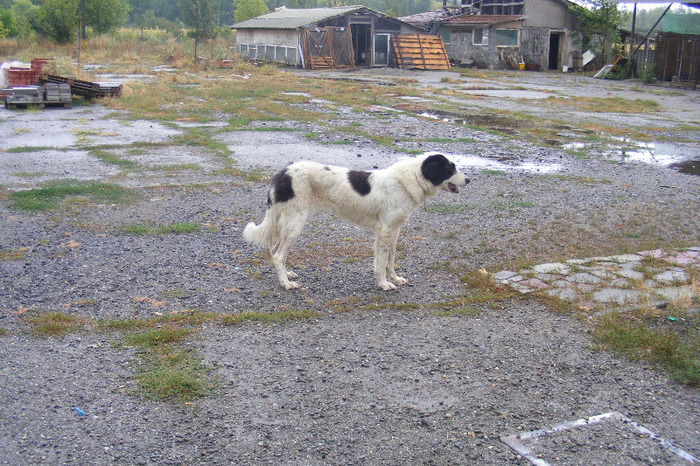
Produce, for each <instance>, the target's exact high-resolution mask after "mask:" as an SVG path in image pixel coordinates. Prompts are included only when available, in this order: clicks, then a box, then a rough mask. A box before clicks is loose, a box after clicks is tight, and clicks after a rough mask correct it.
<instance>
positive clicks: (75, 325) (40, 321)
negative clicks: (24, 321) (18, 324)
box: [29, 312, 87, 337]
mask: <svg viewBox="0 0 700 466" xmlns="http://www.w3.org/2000/svg"><path fill="white" fill-rule="evenodd" d="M86 324H87V319H84V318H81V317H77V316H74V315H70V314H65V313H63V312H48V313H46V314H39V315H37V316H34V317H32V318H30V319H29V325H30V328H31V330H32V331H33V332H34V333H36V334H37V335H39V336H42V337H60V336H64V335H67V334H69V333H74V332H77V331H78V330H81V329H82V328H83V327H84V326H85V325H86Z"/></svg>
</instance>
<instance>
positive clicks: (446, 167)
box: [420, 154, 457, 186]
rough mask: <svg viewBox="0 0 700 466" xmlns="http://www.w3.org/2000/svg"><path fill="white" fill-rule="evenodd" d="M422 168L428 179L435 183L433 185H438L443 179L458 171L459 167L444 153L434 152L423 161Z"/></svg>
mask: <svg viewBox="0 0 700 466" xmlns="http://www.w3.org/2000/svg"><path fill="white" fill-rule="evenodd" d="M420 170H421V173H422V174H423V176H424V177H425V179H426V180H428V181H430V182H431V183H433V186H438V185H439V184H440V183H442V182H443V181H445V180H447V179H449V178H452V176H453V175H454V174H455V173H456V172H457V167H455V164H454V163H452V162H450V161H449V160H447V157H445V156H444V155H442V154H434V155H431V156H429V157H428V158H427V159H425V160H424V161H423V165H422V166H421V167H420Z"/></svg>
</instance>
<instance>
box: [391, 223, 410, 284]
mask: <svg viewBox="0 0 700 466" xmlns="http://www.w3.org/2000/svg"><path fill="white" fill-rule="evenodd" d="M398 238H399V229H398V228H397V229H396V231H394V232H393V235H392V237H391V243H390V244H389V258H388V260H387V263H386V274H387V277H388V278H389V281H391V283H393V284H394V285H398V286H401V285H405V284H406V283H408V280H406V279H405V278H403V277H399V276H398V275H396V270H394V261H395V259H396V241H397V240H398Z"/></svg>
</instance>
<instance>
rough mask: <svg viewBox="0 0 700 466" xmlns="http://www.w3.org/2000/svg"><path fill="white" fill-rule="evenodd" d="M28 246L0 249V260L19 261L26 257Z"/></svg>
mask: <svg viewBox="0 0 700 466" xmlns="http://www.w3.org/2000/svg"><path fill="white" fill-rule="evenodd" d="M27 250H28V248H21V249H0V261H21V260H24V259H26V258H27Z"/></svg>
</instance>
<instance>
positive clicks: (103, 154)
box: [89, 149, 138, 170]
mask: <svg viewBox="0 0 700 466" xmlns="http://www.w3.org/2000/svg"><path fill="white" fill-rule="evenodd" d="M89 154H90V155H91V156H93V157H95V158H97V159H100V160H101V161H102V162H104V163H106V164H109V165H116V166H118V167H119V168H122V169H125V170H133V169H135V168H137V167H138V164H137V163H136V162H132V161H131V160H126V159H122V158H120V157H119V156H118V155H116V154H114V153H112V152H108V151H106V150H103V149H92V150H91V151H90V152H89Z"/></svg>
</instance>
